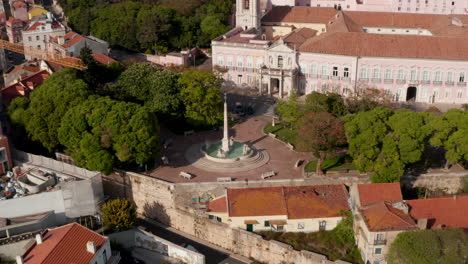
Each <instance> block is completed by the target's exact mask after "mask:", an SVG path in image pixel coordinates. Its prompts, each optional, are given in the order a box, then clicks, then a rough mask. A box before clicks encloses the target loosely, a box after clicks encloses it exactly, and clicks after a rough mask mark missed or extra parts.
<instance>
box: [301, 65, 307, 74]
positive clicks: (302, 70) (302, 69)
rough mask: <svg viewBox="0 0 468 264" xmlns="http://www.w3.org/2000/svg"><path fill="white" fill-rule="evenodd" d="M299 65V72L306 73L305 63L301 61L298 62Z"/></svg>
mask: <svg viewBox="0 0 468 264" xmlns="http://www.w3.org/2000/svg"><path fill="white" fill-rule="evenodd" d="M300 67H301V72H302V73H303V74H307V65H306V64H303V63H301V64H300Z"/></svg>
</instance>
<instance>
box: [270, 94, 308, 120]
mask: <svg viewBox="0 0 468 264" xmlns="http://www.w3.org/2000/svg"><path fill="white" fill-rule="evenodd" d="M276 111H278V115H279V117H280V118H281V121H283V122H284V123H285V124H286V125H287V126H288V127H290V128H292V127H294V126H295V125H296V123H297V121H298V120H299V118H301V116H302V115H303V114H304V112H303V111H302V109H301V105H300V104H299V102H298V95H297V91H296V90H293V91H292V92H291V95H290V96H289V98H288V99H286V100H285V99H282V100H279V101H278V102H277V103H276Z"/></svg>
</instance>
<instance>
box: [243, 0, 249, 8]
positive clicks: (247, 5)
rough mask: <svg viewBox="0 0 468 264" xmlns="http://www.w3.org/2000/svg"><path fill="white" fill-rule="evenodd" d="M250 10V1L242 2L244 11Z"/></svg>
mask: <svg viewBox="0 0 468 264" xmlns="http://www.w3.org/2000/svg"><path fill="white" fill-rule="evenodd" d="M249 8H250V0H244V9H249Z"/></svg>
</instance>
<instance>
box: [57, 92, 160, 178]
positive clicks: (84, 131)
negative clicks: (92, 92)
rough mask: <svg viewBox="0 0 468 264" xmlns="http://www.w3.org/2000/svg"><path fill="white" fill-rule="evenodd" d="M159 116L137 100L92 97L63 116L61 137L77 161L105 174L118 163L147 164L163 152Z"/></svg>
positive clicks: (78, 163)
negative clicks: (128, 101) (124, 100)
mask: <svg viewBox="0 0 468 264" xmlns="http://www.w3.org/2000/svg"><path fill="white" fill-rule="evenodd" d="M158 136H159V129H158V123H157V120H156V117H155V116H154V115H153V114H151V113H150V112H148V111H147V110H146V109H145V108H144V107H142V106H139V105H137V104H134V103H126V102H120V101H115V100H112V99H110V98H108V97H98V96H92V97H90V98H88V100H86V101H85V102H82V103H81V104H79V105H77V106H76V107H74V108H71V109H70V110H69V111H68V112H67V113H66V115H65V116H64V117H63V119H62V122H61V126H60V129H59V139H60V143H62V144H63V145H64V146H65V147H66V148H67V152H69V153H71V155H72V157H73V159H74V161H75V163H76V164H77V165H79V166H82V167H86V168H88V169H91V170H98V171H102V172H105V173H110V172H112V171H113V168H114V166H115V163H116V162H126V163H136V164H143V163H145V162H148V161H150V159H152V158H155V157H156V156H157V155H158V154H159V144H158Z"/></svg>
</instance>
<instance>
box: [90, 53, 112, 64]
mask: <svg viewBox="0 0 468 264" xmlns="http://www.w3.org/2000/svg"><path fill="white" fill-rule="evenodd" d="M92 56H93V58H94V59H95V60H97V61H98V62H100V63H102V64H106V65H108V64H111V63H113V62H117V61H116V60H114V59H113V58H111V57H109V56H107V55H105V54H102V53H97V54H93V55H92Z"/></svg>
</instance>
